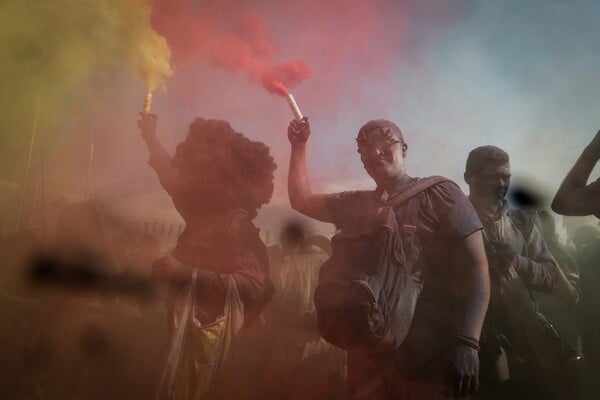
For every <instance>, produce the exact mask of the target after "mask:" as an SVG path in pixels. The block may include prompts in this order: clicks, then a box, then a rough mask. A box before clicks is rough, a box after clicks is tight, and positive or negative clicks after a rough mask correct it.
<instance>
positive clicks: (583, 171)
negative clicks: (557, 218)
mask: <svg viewBox="0 0 600 400" xmlns="http://www.w3.org/2000/svg"><path fill="white" fill-rule="evenodd" d="M599 159H600V131H598V133H596V136H595V137H594V139H593V140H592V141H591V142H590V144H588V145H587V147H586V148H585V149H584V150H583V152H582V153H581V155H580V156H579V158H578V159H577V161H576V162H575V165H573V168H571V170H570V171H569V173H568V174H567V176H566V177H565V179H564V181H563V182H562V184H561V185H560V188H559V189H558V192H557V193H556V196H554V200H553V201H552V210H554V211H555V212H556V213H558V214H562V215H581V216H584V215H591V214H596V213H598V208H599V207H600V205H599V204H598V200H599V199H600V184H598V183H596V182H594V183H592V184H590V185H588V184H587V182H588V179H589V178H590V174H591V173H592V170H593V169H594V166H595V165H596V163H597V162H598V160H599Z"/></svg>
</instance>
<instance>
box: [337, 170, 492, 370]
mask: <svg viewBox="0 0 600 400" xmlns="http://www.w3.org/2000/svg"><path fill="white" fill-rule="evenodd" d="M416 181H417V179H416V178H413V179H412V180H411V181H410V182H408V183H406V184H403V185H399V186H398V187H397V188H396V189H395V190H394V191H393V192H392V193H390V194H389V198H392V197H394V196H395V195H397V194H398V193H401V192H403V191H404V190H406V189H407V188H408V187H410V186H411V185H413V184H414V183H415V182H416ZM420 196H421V199H420V202H419V213H418V219H417V238H418V240H419V242H420V246H421V253H420V257H423V258H424V263H423V265H424V266H425V267H424V269H423V271H422V272H423V278H424V287H423V292H422V293H421V296H420V298H419V300H418V302H417V307H416V309H415V315H414V318H413V322H412V324H411V327H410V330H409V332H408V336H407V337H406V339H405V341H404V342H403V344H402V345H401V346H400V348H399V350H398V352H397V354H398V357H397V358H399V359H402V360H411V361H410V363H411V366H410V369H411V370H414V368H419V367H420V366H423V365H424V364H425V363H426V362H427V361H428V360H429V359H430V358H432V357H434V356H436V355H437V354H439V353H440V351H442V350H443V349H445V348H447V346H448V344H449V342H450V341H451V340H454V335H455V334H456V333H457V332H456V329H455V324H456V312H457V307H456V305H457V303H456V302H457V290H460V289H461V281H462V279H461V276H460V274H458V273H457V270H456V267H455V263H454V250H455V247H456V245H457V243H459V242H460V241H461V240H463V239H464V238H465V237H466V236H469V235H470V234H472V233H474V232H476V231H479V230H481V229H482V228H483V226H482V224H481V222H480V220H479V217H478V216H477V213H476V212H475V209H474V208H473V206H472V205H471V203H470V202H469V200H468V198H467V197H466V196H465V195H464V194H463V192H462V191H461V190H460V188H459V187H458V185H456V184H455V183H454V182H451V181H445V182H442V183H438V184H436V185H434V186H432V187H430V188H428V189H426V190H425V191H424V192H422V194H421V195H420ZM381 198H382V191H381V190H374V191H351V192H341V193H336V194H333V195H331V196H330V198H329V203H328V209H329V212H330V214H331V216H332V220H333V222H334V223H335V224H336V226H337V227H338V228H341V229H343V228H344V227H345V226H347V225H348V223H349V221H356V219H357V216H360V215H364V214H365V213H368V212H369V211H370V210H373V209H374V208H378V207H381V206H384V205H385V203H384V202H383V201H382V200H381ZM405 204H406V203H405ZM405 208H406V207H404V206H402V205H401V206H399V207H395V209H394V211H395V213H396V217H397V219H398V225H399V226H402V225H403V223H404V219H405V212H406V210H405Z"/></svg>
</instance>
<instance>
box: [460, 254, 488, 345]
mask: <svg viewBox="0 0 600 400" xmlns="http://www.w3.org/2000/svg"><path fill="white" fill-rule="evenodd" d="M470 270H471V273H467V274H466V275H465V276H464V277H463V278H464V285H461V288H460V289H461V298H460V299H459V304H458V306H459V310H458V314H459V315H460V316H462V318H461V319H460V320H459V323H458V326H457V332H456V333H457V334H460V335H465V336H468V337H472V338H475V339H477V340H479V336H480V334H481V327H482V326H483V321H484V319H485V314H486V312H487V307H488V302H489V299H490V279H489V274H488V272H487V265H485V266H473V267H472V268H470Z"/></svg>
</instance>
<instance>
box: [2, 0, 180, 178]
mask: <svg viewBox="0 0 600 400" xmlns="http://www.w3.org/2000/svg"><path fill="white" fill-rule="evenodd" d="M150 2H151V0H51V1H40V0H4V1H1V2H0V56H1V57H2V62H1V63H0V87H1V88H2V89H1V90H0V112H1V113H2V115H3V118H1V119H0V152H4V151H7V152H9V151H10V150H15V149H18V151H21V148H22V146H23V143H25V142H26V141H27V138H26V137H27V135H28V133H27V132H29V131H31V121H32V119H33V114H34V110H35V103H36V99H37V98H38V97H39V98H41V107H40V121H41V123H42V125H43V126H44V128H46V129H49V126H50V125H52V124H54V126H56V127H58V126H61V125H62V123H63V122H65V121H68V120H69V119H72V117H73V115H74V114H75V113H76V112H77V111H81V110H80V109H81V108H82V107H85V106H87V105H92V104H93V103H94V101H95V102H99V101H102V100H103V96H105V97H104V98H110V96H114V92H115V91H116V89H115V86H116V84H115V81H117V80H118V79H123V77H124V76H125V77H126V76H127V75H131V74H136V75H137V76H139V77H140V78H141V79H143V80H144V83H145V84H146V86H147V89H148V90H154V89H157V88H160V87H164V83H165V79H166V78H167V77H168V76H170V75H171V74H172V73H173V71H172V69H171V65H170V55H171V52H170V49H169V47H168V45H167V42H166V40H165V38H164V37H162V36H160V35H159V34H158V33H156V32H155V31H154V30H153V29H152V27H151V25H150V14H151V4H150ZM111 90H112V91H113V92H112V93H110V91H111ZM142 90H143V89H141V90H140V91H142ZM1 172H2V171H0V173H1ZM0 175H1V174H0Z"/></svg>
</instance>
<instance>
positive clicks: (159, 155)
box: [137, 112, 178, 195]
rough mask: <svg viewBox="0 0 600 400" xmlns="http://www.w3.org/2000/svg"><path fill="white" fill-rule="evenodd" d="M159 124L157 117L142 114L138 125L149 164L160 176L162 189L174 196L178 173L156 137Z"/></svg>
mask: <svg viewBox="0 0 600 400" xmlns="http://www.w3.org/2000/svg"><path fill="white" fill-rule="evenodd" d="M157 123H158V117H157V116H156V115H154V114H148V113H143V112H142V113H140V119H139V121H138V123H137V125H138V128H140V131H141V133H142V138H143V139H144V141H145V142H146V146H147V147H148V152H149V153H150V158H149V159H148V164H149V165H150V166H151V167H152V169H154V171H155V172H156V174H157V175H158V179H159V180H160V184H161V185H162V187H163V188H164V189H165V190H166V191H167V192H168V193H169V194H170V195H172V194H173V190H174V189H175V187H176V181H177V179H178V178H177V171H176V170H175V168H173V167H172V166H171V155H170V154H169V152H168V151H167V150H166V149H165V148H164V147H163V145H162V143H160V141H159V140H158V138H157V137H156V125H157Z"/></svg>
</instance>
